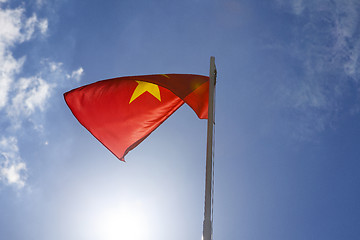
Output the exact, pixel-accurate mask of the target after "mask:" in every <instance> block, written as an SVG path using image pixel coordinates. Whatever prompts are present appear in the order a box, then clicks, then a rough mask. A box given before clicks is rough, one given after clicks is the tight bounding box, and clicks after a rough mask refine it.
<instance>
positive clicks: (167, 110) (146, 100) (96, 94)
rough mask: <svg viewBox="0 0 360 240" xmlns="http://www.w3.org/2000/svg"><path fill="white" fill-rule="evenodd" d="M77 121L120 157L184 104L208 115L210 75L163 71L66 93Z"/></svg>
mask: <svg viewBox="0 0 360 240" xmlns="http://www.w3.org/2000/svg"><path fill="white" fill-rule="evenodd" d="M64 98H65V101H66V103H67V105H68V106H69V108H70V109H71V111H72V113H73V114H74V116H75V117H76V118H77V120H78V121H79V122H80V123H81V124H82V125H83V126H84V127H85V128H86V129H87V130H88V131H89V132H90V133H91V134H92V135H93V136H94V137H95V138H97V139H98V140H99V141H100V142H101V143H102V144H103V145H104V146H105V147H106V148H108V149H109V150H110V151H111V152H112V153H113V154H114V155H115V156H116V157H117V158H119V159H120V160H122V161H124V156H125V155H126V154H127V153H128V152H129V151H130V150H132V149H133V148H135V147H136V146H137V145H139V144H140V143H141V142H142V141H143V140H144V139H145V138H146V137H148V136H149V135H150V134H151V132H153V131H154V130H155V129H156V128H157V127H158V126H159V125H160V124H161V123H163V122H164V121H165V120H166V119H167V118H168V117H170V116H171V114H173V113H174V112H175V111H176V110H177V109H178V108H179V107H180V106H181V105H183V104H184V103H186V104H188V105H189V106H190V107H191V108H192V109H193V110H194V111H195V113H196V114H197V116H198V117H199V118H201V119H207V117H208V98H209V77H207V76H201V75H192V74H159V75H143V76H130V77H119V78H113V79H108V80H102V81H99V82H95V83H92V84H89V85H86V86H83V87H79V88H76V89H73V90H71V91H69V92H66V93H64Z"/></svg>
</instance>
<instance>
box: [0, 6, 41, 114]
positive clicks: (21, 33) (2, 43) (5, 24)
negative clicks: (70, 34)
mask: <svg viewBox="0 0 360 240" xmlns="http://www.w3.org/2000/svg"><path fill="white" fill-rule="evenodd" d="M24 11H25V10H24V9H23V8H21V7H19V8H15V9H1V8H0V109H1V108H3V107H4V106H5V105H6V103H7V101H8V95H9V91H10V89H11V85H12V84H13V82H14V77H15V75H16V74H17V73H19V72H20V70H21V68H22V66H23V64H24V62H25V57H21V58H19V59H15V58H14V57H13V54H12V52H11V48H12V47H14V46H15V45H16V44H19V43H22V42H24V41H29V40H30V39H31V37H32V36H33V35H34V32H35V29H36V28H39V30H40V32H41V33H42V34H43V33H45V32H46V30H47V20H46V19H43V20H40V21H39V20H38V19H37V16H36V14H33V15H32V17H30V18H27V19H26V18H25V16H24Z"/></svg>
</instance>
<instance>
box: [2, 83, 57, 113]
mask: <svg viewBox="0 0 360 240" xmlns="http://www.w3.org/2000/svg"><path fill="white" fill-rule="evenodd" d="M52 87H53V86H52V85H51V84H49V83H47V82H46V81H45V80H43V79H42V78H40V77H30V78H21V79H19V80H18V81H17V84H16V86H15V89H14V92H15V93H14V96H13V97H12V99H11V104H10V105H9V106H8V108H7V113H8V116H9V117H10V118H15V119H16V118H19V117H22V116H25V117H28V116H30V115H31V114H33V113H34V112H35V110H36V109H38V110H39V111H44V109H45V103H46V100H47V99H48V98H49V97H50V92H51V89H52Z"/></svg>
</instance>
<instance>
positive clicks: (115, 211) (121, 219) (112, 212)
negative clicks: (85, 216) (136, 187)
mask: <svg viewBox="0 0 360 240" xmlns="http://www.w3.org/2000/svg"><path fill="white" fill-rule="evenodd" d="M147 215H148V214H146V213H145V211H144V208H143V207H141V204H130V205H129V204H126V205H123V206H120V207H116V208H113V207H106V208H101V209H98V211H97V212H96V213H95V214H94V215H93V216H94V218H93V220H92V221H91V224H90V225H91V228H92V229H91V231H92V232H93V233H94V234H95V235H96V236H97V238H96V239H106V240H115V239H116V240H144V239H147V236H148V235H149V230H150V228H149V219H148V216H147Z"/></svg>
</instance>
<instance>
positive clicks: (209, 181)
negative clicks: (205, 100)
mask: <svg viewBox="0 0 360 240" xmlns="http://www.w3.org/2000/svg"><path fill="white" fill-rule="evenodd" d="M209 78H210V79H209V81H210V82H209V109H208V128H207V146H206V178H205V207H204V223H203V240H212V220H213V219H212V200H213V196H212V195H213V132H214V118H215V114H214V92H215V83H216V66H215V57H210V73H209Z"/></svg>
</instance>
